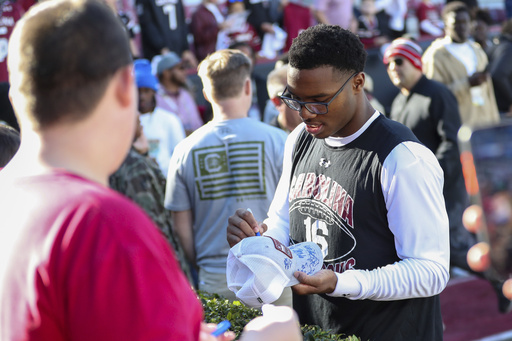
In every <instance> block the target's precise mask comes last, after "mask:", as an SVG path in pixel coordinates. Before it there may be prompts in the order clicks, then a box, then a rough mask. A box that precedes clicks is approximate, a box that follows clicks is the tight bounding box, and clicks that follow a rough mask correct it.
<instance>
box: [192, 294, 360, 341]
mask: <svg viewBox="0 0 512 341" xmlns="http://www.w3.org/2000/svg"><path fill="white" fill-rule="evenodd" d="M198 295H199V298H200V299H201V303H202V304H203V309H204V319H205V321H206V322H208V323H220V322H222V321H224V320H229V322H231V328H229V330H231V331H233V332H235V334H236V338H237V339H238V338H239V337H240V334H241V333H242V330H243V329H244V327H245V325H246V324H247V323H249V321H250V320H252V319H253V318H255V317H257V316H260V315H261V312H260V311H259V310H258V309H254V308H249V307H246V306H245V305H243V304H242V303H240V301H234V302H230V301H229V300H227V299H225V298H223V297H220V296H219V295H217V294H209V293H205V292H198ZM301 330H302V335H304V341H329V340H337V341H360V339H359V338H357V337H355V336H349V337H346V336H344V335H340V334H331V333H329V331H325V330H323V329H321V328H320V327H318V326H309V325H303V326H301Z"/></svg>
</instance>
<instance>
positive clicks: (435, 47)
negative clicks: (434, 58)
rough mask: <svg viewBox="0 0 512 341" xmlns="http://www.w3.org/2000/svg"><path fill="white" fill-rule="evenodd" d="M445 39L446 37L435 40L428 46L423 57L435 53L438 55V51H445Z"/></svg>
mask: <svg viewBox="0 0 512 341" xmlns="http://www.w3.org/2000/svg"><path fill="white" fill-rule="evenodd" d="M447 42H448V41H447V38H446V37H440V38H436V39H435V40H434V41H433V42H432V43H430V45H429V46H428V47H427V48H426V49H425V52H424V53H423V56H424V57H425V56H428V55H432V54H435V53H438V52H439V51H444V50H446V44H447Z"/></svg>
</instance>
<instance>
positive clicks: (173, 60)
mask: <svg viewBox="0 0 512 341" xmlns="http://www.w3.org/2000/svg"><path fill="white" fill-rule="evenodd" d="M179 63H181V58H180V57H178V55H177V54H176V53H174V52H168V53H166V54H164V55H163V56H162V57H161V58H160V60H159V61H158V64H157V66H156V74H157V75H161V74H162V72H164V71H165V70H167V69H172V68H173V67H175V66H176V65H178V64H179Z"/></svg>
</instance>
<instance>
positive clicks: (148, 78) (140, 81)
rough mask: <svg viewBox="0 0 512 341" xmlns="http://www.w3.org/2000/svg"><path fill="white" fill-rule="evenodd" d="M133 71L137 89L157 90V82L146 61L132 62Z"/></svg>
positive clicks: (149, 64)
mask: <svg viewBox="0 0 512 341" xmlns="http://www.w3.org/2000/svg"><path fill="white" fill-rule="evenodd" d="M133 65H134V70H135V81H136V82H137V87H138V88H149V89H153V90H155V91H156V90H157V88H158V81H157V79H156V77H155V76H154V75H153V74H152V73H151V63H150V62H149V60H147V59H137V60H135V61H134V62H133Z"/></svg>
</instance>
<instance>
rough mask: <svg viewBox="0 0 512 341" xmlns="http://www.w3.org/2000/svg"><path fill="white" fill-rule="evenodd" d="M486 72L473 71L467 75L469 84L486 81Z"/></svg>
mask: <svg viewBox="0 0 512 341" xmlns="http://www.w3.org/2000/svg"><path fill="white" fill-rule="evenodd" d="M487 75H488V74H487V72H475V73H474V74H472V75H471V76H469V77H468V82H469V86H471V87H473V86H478V85H480V84H482V83H485V82H486V81H487Z"/></svg>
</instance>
